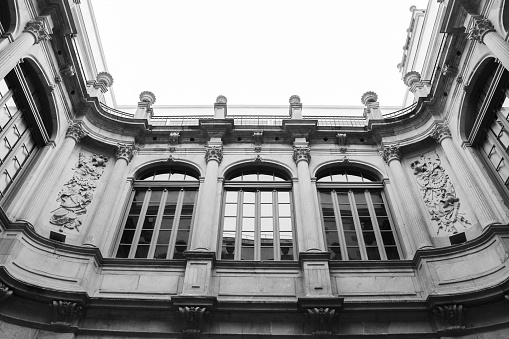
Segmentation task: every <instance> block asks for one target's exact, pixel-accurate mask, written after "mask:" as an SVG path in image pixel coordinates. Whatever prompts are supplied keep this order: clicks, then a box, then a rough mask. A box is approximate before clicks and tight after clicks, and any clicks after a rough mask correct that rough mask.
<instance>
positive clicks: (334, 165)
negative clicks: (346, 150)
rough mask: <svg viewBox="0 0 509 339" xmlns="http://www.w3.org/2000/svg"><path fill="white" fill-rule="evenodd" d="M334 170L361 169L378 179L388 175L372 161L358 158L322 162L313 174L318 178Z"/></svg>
mask: <svg viewBox="0 0 509 339" xmlns="http://www.w3.org/2000/svg"><path fill="white" fill-rule="evenodd" d="M331 170H332V171H333V170H354V171H360V172H363V173H366V174H368V175H370V176H371V177H372V178H374V179H375V180H376V181H382V180H383V179H384V178H386V176H385V175H384V174H383V172H382V171H381V170H380V169H379V168H377V167H375V166H373V165H372V164H370V163H367V162H364V161H357V160H353V161H352V160H350V161H346V162H345V161H337V160H331V161H328V162H326V163H324V164H321V165H319V166H317V167H316V168H315V170H314V171H313V173H312V175H313V177H316V178H317V179H318V178H320V177H322V176H323V175H324V174H325V173H326V172H330V171H331Z"/></svg>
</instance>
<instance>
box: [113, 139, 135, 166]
mask: <svg viewBox="0 0 509 339" xmlns="http://www.w3.org/2000/svg"><path fill="white" fill-rule="evenodd" d="M115 156H116V157H117V160H118V159H124V160H125V161H127V162H128V163H129V162H130V161H131V159H132V158H133V156H134V145H133V144H121V143H119V144H117V147H116V151H115Z"/></svg>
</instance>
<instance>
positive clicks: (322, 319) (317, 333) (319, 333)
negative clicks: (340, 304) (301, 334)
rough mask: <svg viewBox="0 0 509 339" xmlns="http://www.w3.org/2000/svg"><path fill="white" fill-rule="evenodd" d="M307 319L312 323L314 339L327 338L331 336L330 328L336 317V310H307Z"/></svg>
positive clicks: (315, 308)
mask: <svg viewBox="0 0 509 339" xmlns="http://www.w3.org/2000/svg"><path fill="white" fill-rule="evenodd" d="M306 311H307V317H308V318H309V319H311V321H312V322H313V327H314V331H313V332H312V334H313V336H314V337H319V338H323V337H328V336H331V335H332V331H331V327H332V324H333V323H334V318H335V316H336V310H335V309H333V308H328V307H327V308H317V307H314V308H308V309H306Z"/></svg>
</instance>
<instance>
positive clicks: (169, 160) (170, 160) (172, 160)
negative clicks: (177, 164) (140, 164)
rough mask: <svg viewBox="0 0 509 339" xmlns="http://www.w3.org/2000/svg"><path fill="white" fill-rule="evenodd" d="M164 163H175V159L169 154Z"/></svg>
mask: <svg viewBox="0 0 509 339" xmlns="http://www.w3.org/2000/svg"><path fill="white" fill-rule="evenodd" d="M166 161H168V162H174V161H176V160H175V158H174V157H173V155H171V154H170V156H169V157H168V159H166Z"/></svg>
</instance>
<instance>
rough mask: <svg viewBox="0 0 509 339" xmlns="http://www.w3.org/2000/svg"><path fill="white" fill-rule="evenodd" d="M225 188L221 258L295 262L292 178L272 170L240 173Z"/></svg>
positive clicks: (232, 177) (228, 177) (226, 183)
mask: <svg viewBox="0 0 509 339" xmlns="http://www.w3.org/2000/svg"><path fill="white" fill-rule="evenodd" d="M224 189H225V192H224V193H225V194H224V204H223V232H222V239H221V259H234V260H294V258H295V246H294V241H293V239H294V237H293V222H292V214H293V211H292V202H291V201H292V198H291V189H292V183H291V181H290V180H289V178H287V177H286V176H285V175H283V174H281V173H278V172H277V171H274V170H272V169H255V170H244V171H238V172H234V173H232V174H231V175H229V176H227V180H226V181H225V185H224Z"/></svg>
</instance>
